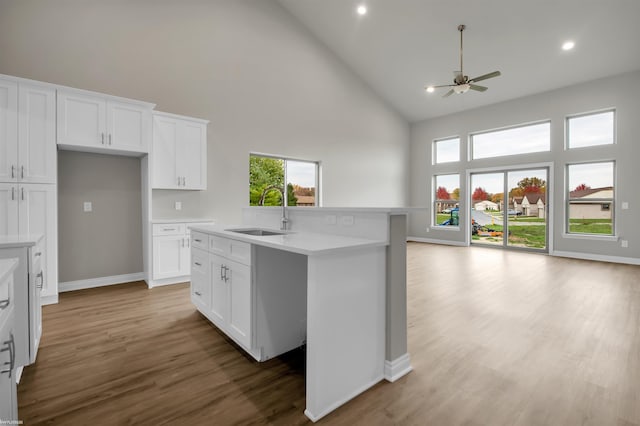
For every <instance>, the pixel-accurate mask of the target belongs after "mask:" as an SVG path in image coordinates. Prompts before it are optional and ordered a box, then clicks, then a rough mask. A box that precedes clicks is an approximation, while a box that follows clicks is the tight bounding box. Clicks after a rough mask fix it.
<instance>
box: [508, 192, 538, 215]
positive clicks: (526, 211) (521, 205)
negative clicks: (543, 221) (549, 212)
mask: <svg viewBox="0 0 640 426" xmlns="http://www.w3.org/2000/svg"><path fill="white" fill-rule="evenodd" d="M512 202H513V209H514V210H515V211H517V212H520V213H522V215H523V216H533V217H539V218H544V214H545V213H544V212H545V208H544V207H545V202H546V197H545V194H540V193H529V194H526V195H524V196H522V197H513V200H512Z"/></svg>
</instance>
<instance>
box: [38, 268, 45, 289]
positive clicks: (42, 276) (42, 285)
mask: <svg viewBox="0 0 640 426" xmlns="http://www.w3.org/2000/svg"><path fill="white" fill-rule="evenodd" d="M38 278H40V285H38V284H37V283H36V288H39V289H40V290H42V287H44V271H40V273H39V274H38V275H36V282H37V279H38Z"/></svg>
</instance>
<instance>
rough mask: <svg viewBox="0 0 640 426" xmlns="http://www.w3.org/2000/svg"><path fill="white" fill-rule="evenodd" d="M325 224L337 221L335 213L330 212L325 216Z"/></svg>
mask: <svg viewBox="0 0 640 426" xmlns="http://www.w3.org/2000/svg"><path fill="white" fill-rule="evenodd" d="M325 220H326V222H327V225H335V224H336V223H337V218H336V215H335V214H330V215H328V216H327V217H326V218H325Z"/></svg>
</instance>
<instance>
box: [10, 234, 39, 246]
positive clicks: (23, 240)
mask: <svg viewBox="0 0 640 426" xmlns="http://www.w3.org/2000/svg"><path fill="white" fill-rule="evenodd" d="M42 237H43V236H42V235H41V234H19V235H4V236H0V248H16V247H32V246H35V245H36V244H37V243H38V242H39V241H40V240H41V239H42Z"/></svg>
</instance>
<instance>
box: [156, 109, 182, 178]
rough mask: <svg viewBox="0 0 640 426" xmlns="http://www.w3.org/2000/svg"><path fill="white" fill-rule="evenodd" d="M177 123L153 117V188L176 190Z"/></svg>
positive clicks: (172, 120) (164, 118) (173, 120)
mask: <svg viewBox="0 0 640 426" xmlns="http://www.w3.org/2000/svg"><path fill="white" fill-rule="evenodd" d="M177 137H178V123H177V121H176V120H175V119H172V118H167V117H162V116H154V117H153V150H152V153H151V156H152V164H153V178H152V185H151V186H152V187H153V188H164V189H172V188H173V189H175V188H178V175H177V173H176V139H177Z"/></svg>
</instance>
